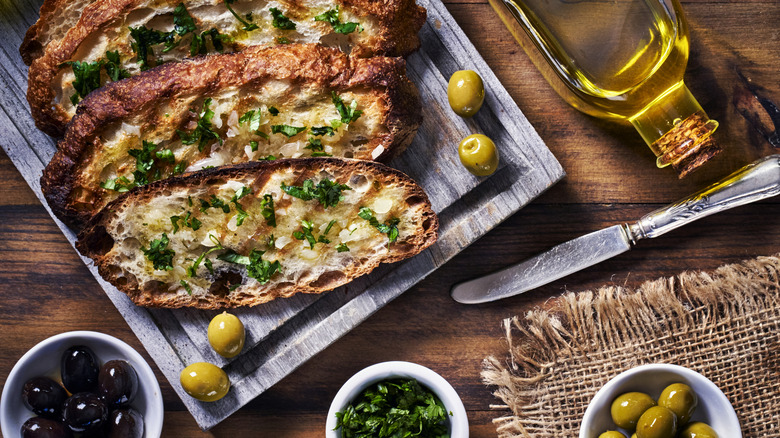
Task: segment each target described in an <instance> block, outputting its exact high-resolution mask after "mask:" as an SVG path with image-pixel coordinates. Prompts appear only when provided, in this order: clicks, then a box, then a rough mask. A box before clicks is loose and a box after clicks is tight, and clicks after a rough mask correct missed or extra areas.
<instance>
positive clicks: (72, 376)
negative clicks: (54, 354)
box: [60, 345, 98, 394]
mask: <svg viewBox="0 0 780 438" xmlns="http://www.w3.org/2000/svg"><path fill="white" fill-rule="evenodd" d="M97 364H98V361H97V358H96V357H95V353H93V352H92V350H90V349H89V347H85V346H83V345H79V346H76V347H70V348H68V349H67V350H65V353H63V354H62V361H61V366H60V373H61V376H62V385H63V386H65V389H67V390H68V391H70V393H71V394H75V393H77V392H92V391H95V390H96V389H97V381H98V365H97Z"/></svg>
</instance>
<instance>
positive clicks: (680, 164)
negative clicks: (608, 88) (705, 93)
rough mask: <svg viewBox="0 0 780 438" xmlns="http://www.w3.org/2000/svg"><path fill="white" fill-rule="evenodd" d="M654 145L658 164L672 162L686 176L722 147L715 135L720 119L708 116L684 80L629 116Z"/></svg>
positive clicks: (632, 122)
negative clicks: (714, 137) (713, 135)
mask: <svg viewBox="0 0 780 438" xmlns="http://www.w3.org/2000/svg"><path fill="white" fill-rule="evenodd" d="M629 121H630V122H631V124H632V125H634V128H636V130H637V131H638V132H639V134H640V135H641V136H642V138H643V139H644V140H645V142H646V143H647V144H648V146H650V149H651V150H652V151H653V153H654V154H655V156H656V157H658V158H657V160H656V165H657V166H658V167H666V166H668V165H672V167H674V168H675V170H677V172H678V173H679V174H680V178H683V177H684V176H686V175H687V174H688V173H690V172H691V171H693V170H694V169H696V168H698V167H699V166H701V165H702V164H704V163H705V162H707V161H708V160H709V159H710V158H712V157H714V156H715V155H716V154H718V153H719V152H720V151H721V149H720V147H719V146H718V145H717V144H716V143H715V141H714V139H713V138H712V137H711V135H712V133H713V132H715V130H716V129H717V128H718V122H717V121H715V120H711V119H710V118H709V117H707V113H705V112H704V110H703V109H702V107H701V105H699V102H697V101H696V98H695V97H693V95H692V94H691V92H690V91H689V90H688V87H686V86H685V84H684V83H683V82H682V81H680V82H678V83H677V84H675V85H674V86H672V87H671V88H669V89H668V90H666V91H665V92H664V93H662V94H661V95H660V96H658V97H657V98H655V99H654V100H653V101H652V102H650V103H649V104H648V105H647V106H645V107H644V108H643V109H642V110H641V111H640V112H638V113H637V114H635V115H634V116H632V117H631V118H629Z"/></svg>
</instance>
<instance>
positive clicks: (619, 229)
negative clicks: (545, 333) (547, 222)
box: [451, 154, 780, 304]
mask: <svg viewBox="0 0 780 438" xmlns="http://www.w3.org/2000/svg"><path fill="white" fill-rule="evenodd" d="M778 193H780V154H778V155H770V156H768V157H765V158H762V159H760V160H758V161H756V162H753V163H751V164H748V165H747V166H745V167H743V168H741V169H739V170H737V171H736V172H734V173H732V174H731V175H729V176H727V177H726V178H724V179H722V180H720V181H718V182H716V183H715V184H712V185H711V186H709V187H707V188H705V189H704V190H701V191H699V192H697V193H695V194H693V195H691V196H689V197H687V198H684V199H681V200H680V201H677V202H675V203H674V204H671V205H669V206H666V207H664V208H660V209H658V210H655V211H653V212H651V213H648V214H647V215H645V216H643V217H642V218H641V219H639V221H637V222H635V223H632V224H622V225H613V226H611V227H608V228H605V229H603V230H599V231H595V232H593V233H590V234H586V235H584V236H581V237H578V238H576V239H574V240H570V241H568V242H565V243H562V244H560V245H558V246H555V247H553V248H551V249H549V250H547V251H545V252H543V253H541V254H538V255H536V256H534V257H532V258H530V259H528V260H526V261H524V262H521V263H518V264H516V265H513V266H510V267H508V268H505V269H502V270H500V271H498V272H494V273H492V274H488V275H485V276H483V277H479V278H476V279H473V280H469V281H465V282H462V283H458V284H456V285H454V286H453V287H452V290H451V296H452V298H453V299H454V300H455V301H457V302H459V303H463V304H478V303H486V302H490V301H495V300H498V299H501V298H506V297H511V296H514V295H518V294H521V293H523V292H527V291H529V290H532V289H535V288H537V287H539V286H543V285H545V284H547V283H550V282H552V281H555V280H557V279H559V278H563V277H565V276H567V275H569V274H572V273H574V272H577V271H580V270H582V269H585V268H587V267H590V266H593V265H595V264H597V263H600V262H603V261H604V260H607V259H609V258H612V257H614V256H616V255H618V254H622V253H624V252H626V251H628V250H629V249H631V247H632V246H633V245H634V244H636V242H637V241H639V240H641V239H645V238H654V237H657V236H660V235H662V234H664V233H667V232H669V231H671V230H674V229H676V228H679V227H681V226H683V225H685V224H688V223H691V222H693V221H695V220H698V219H701V218H703V217H706V216H709V215H711V214H714V213H717V212H720V211H723V210H728V209H730V208H734V207H737V206H740V205H745V204H748V203H751V202H755V201H758V200H761V199H766V198H769V197H772V196H775V195H777V194H778Z"/></svg>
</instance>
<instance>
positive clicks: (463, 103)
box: [447, 70, 485, 117]
mask: <svg viewBox="0 0 780 438" xmlns="http://www.w3.org/2000/svg"><path fill="white" fill-rule="evenodd" d="M447 98H448V99H449V101H450V106H451V107H452V110H453V111H455V114H457V115H459V116H461V117H471V116H473V115H474V114H476V113H477V111H479V109H480V108H481V107H482V102H483V101H484V100H485V86H484V84H483V83H482V78H481V77H479V75H478V74H477V73H476V72H475V71H472V70H459V71H456V72H455V73H453V74H452V76H451V77H450V82H449V84H448V85H447Z"/></svg>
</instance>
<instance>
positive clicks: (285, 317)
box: [0, 0, 564, 429]
mask: <svg viewBox="0 0 780 438" xmlns="http://www.w3.org/2000/svg"><path fill="white" fill-rule="evenodd" d="M418 2H419V3H420V4H421V5H422V6H425V7H426V8H427V9H428V21H427V23H426V24H425V26H424V27H423V29H422V30H421V32H420V38H421V40H422V48H421V49H420V50H419V51H418V52H417V53H415V54H414V55H412V56H411V57H410V58H409V59H408V74H409V76H410V78H411V79H412V80H413V81H414V82H415V84H417V87H418V88H419V90H420V94H421V97H422V100H423V108H424V109H423V113H424V114H423V117H424V122H423V125H422V126H421V128H420V130H419V131H418V134H417V137H416V138H415V140H414V142H413V144H412V145H411V146H410V147H409V149H407V151H406V152H405V153H404V154H403V155H402V156H400V157H399V158H398V159H396V160H395V161H394V162H392V163H391V165H392V166H393V167H396V168H398V169H400V170H402V171H404V172H406V173H407V174H408V175H410V176H411V177H412V178H414V179H415V180H416V181H417V182H418V183H419V184H420V185H422V187H423V188H424V189H425V191H426V192H427V193H428V195H429V197H430V199H431V201H432V203H433V207H434V210H435V211H436V212H437V213H438V214H439V218H440V223H441V228H440V231H439V240H438V242H437V243H436V244H435V245H434V246H432V247H431V248H429V249H428V250H426V251H425V252H423V253H422V254H420V255H418V256H416V257H414V258H412V259H410V260H407V261H404V262H400V263H395V264H392V265H383V266H381V267H379V268H378V269H377V270H375V271H374V272H372V273H371V274H369V275H367V276H364V277H362V278H359V279H358V280H356V281H354V282H353V283H351V284H349V285H347V286H344V287H341V288H339V289H336V290H334V291H331V292H329V293H325V294H322V295H298V296H294V297H292V298H290V299H280V300H277V301H275V302H271V303H269V304H266V305H262V306H258V307H255V308H248V309H238V310H235V311H233V313H235V314H236V315H238V317H239V318H241V320H242V321H243V322H244V325H245V326H246V328H247V342H246V347H245V349H244V352H243V353H242V354H241V355H239V356H238V357H236V358H234V359H231V360H227V359H224V358H222V357H221V356H219V355H217V354H215V353H214V352H213V351H212V349H211V348H210V347H209V345H208V340H207V338H206V327H207V325H208V322H209V320H210V319H211V318H212V317H213V316H214V315H215V313H216V312H213V311H202V310H195V309H173V310H169V309H145V308H140V307H136V306H135V305H133V304H132V302H130V300H129V299H128V298H127V297H126V296H125V295H124V294H123V293H122V292H119V291H118V290H117V289H115V288H114V287H113V286H111V285H110V284H108V283H106V282H105V281H103V280H102V279H101V278H100V276H99V275H98V273H97V270H96V269H95V268H94V266H93V265H92V264H91V263H90V261H89V260H88V259H84V263H86V264H87V266H88V267H89V269H90V270H91V271H92V273H93V275H94V276H95V278H96V279H97V281H98V282H99V283H100V285H101V286H102V287H103V289H104V290H105V291H106V294H107V295H108V297H109V298H110V299H111V301H112V302H113V303H114V305H115V306H116V308H117V309H118V310H119V312H120V313H121V314H122V315H123V316H124V318H125V319H126V320H127V323H128V324H129V325H130V327H131V328H132V329H133V332H134V333H135V334H136V336H138V338H139V339H140V340H141V342H142V343H143V345H144V347H146V350H147V351H148V352H149V355H150V356H151V357H152V358H153V359H154V361H155V362H156V363H157V366H158V367H159V369H160V370H161V371H162V372H163V374H164V375H165V377H166V378H167V379H168V380H169V381H170V383H171V385H172V386H173V388H174V389H175V390H176V392H177V393H178V394H179V396H180V397H181V398H182V400H183V402H184V404H185V405H186V406H187V408H188V409H189V411H190V412H191V413H192V415H193V416H194V417H195V419H196V421H197V422H198V424H199V425H200V426H201V427H202V428H204V429H208V428H211V427H212V426H214V425H216V424H217V423H219V422H220V421H222V420H223V419H225V418H226V417H227V416H229V415H230V414H232V413H233V412H235V411H236V410H237V409H239V408H240V407H241V406H243V405H244V404H246V403H247V402H249V401H250V400H252V399H253V398H255V397H257V396H258V395H259V394H261V393H262V392H263V391H265V390H266V389H268V388H269V387H271V386H272V385H273V384H275V383H276V382H278V381H280V380H281V379H282V378H283V377H285V376H286V375H288V374H290V373H291V372H292V371H293V370H295V369H296V368H297V367H298V366H300V365H301V364H303V363H304V362H305V361H307V360H309V359H310V358H312V357H313V356H314V355H316V354H317V353H318V352H320V351H322V350H323V349H324V348H326V347H327V346H328V345H330V344H331V343H333V342H334V341H336V340H337V339H338V338H339V337H341V336H343V335H344V334H345V333H347V332H348V331H349V330H351V329H352V328H354V327H355V326H357V325H358V324H360V323H361V322H362V321H363V320H365V319H366V318H368V317H369V316H370V315H371V314H373V313H374V312H376V311H377V310H378V309H379V308H381V307H382V306H384V305H385V304H387V303H388V302H389V301H390V300H392V299H393V298H395V297H397V296H398V295H400V294H401V293H403V292H404V291H405V290H407V289H409V288H410V287H412V286H413V285H414V284H415V283H417V282H418V281H420V280H422V279H423V278H425V276H427V275H428V274H429V273H431V272H432V271H433V270H435V269H436V268H438V267H439V266H441V265H442V264H444V263H445V262H447V260H449V259H450V258H452V257H453V256H455V255H456V254H457V253H458V252H459V251H461V250H462V249H463V248H465V247H466V246H468V245H469V244H471V243H472V242H474V241H475V240H477V239H478V238H479V237H481V236H482V235H484V234H485V233H486V232H488V231H489V230H490V229H492V228H493V227H495V226H496V225H498V224H499V223H500V222H501V221H503V220H504V219H506V218H507V217H509V216H510V215H511V214H513V213H515V212H516V211H517V210H519V209H520V208H521V207H522V206H524V205H525V204H527V203H528V202H530V201H531V200H532V199H533V198H535V197H536V196H538V195H539V194H540V193H542V192H543V191H544V190H546V189H547V188H548V187H550V186H551V185H553V184H554V183H555V182H557V181H558V180H560V179H561V178H562V177H563V176H564V172H563V170H562V168H561V166H560V164H559V163H558V161H557V160H556V159H555V157H553V155H552V154H551V153H550V151H549V150H548V149H547V147H546V146H545V145H544V143H543V142H542V140H541V139H540V138H539V136H538V135H537V134H536V131H535V130H534V129H533V127H532V126H531V125H530V124H529V123H528V121H527V120H526V118H525V116H523V113H522V112H521V111H520V109H519V108H518V107H517V105H516V104H515V102H514V101H513V100H512V98H511V97H510V96H509V94H508V93H507V91H506V90H505V89H504V87H503V86H502V85H501V84H500V83H499V82H498V80H497V79H496V77H495V75H494V74H493V72H492V71H491V70H490V68H489V67H488V66H487V64H485V62H484V61H483V59H482V57H481V56H480V55H479V53H477V51H476V49H475V48H474V46H472V45H471V43H470V42H469V40H468V39H467V38H466V36H465V35H464V34H463V31H462V30H461V29H460V28H459V27H458V25H457V24H456V23H455V20H454V19H453V18H452V16H451V15H450V14H449V12H448V11H447V9H446V8H445V7H444V5H443V4H442V3H441V1H440V0H418ZM40 3H41V0H16V1H14V0H0V5H2V6H0V39H2V41H3V43H2V48H1V49H0V81H2V82H0V86H1V87H2V90H4V91H3V92H2V93H0V107H1V108H2V110H3V111H1V112H0V129H2V131H1V132H0V135H1V136H2V138H0V145H2V147H3V149H4V150H5V152H6V153H7V154H8V156H9V157H10V158H11V160H12V161H13V163H14V165H15V166H16V167H17V168H18V169H19V171H20V172H21V174H22V175H23V176H24V178H25V180H27V183H28V184H29V185H30V187H31V188H32V189H33V191H34V192H35V194H36V195H37V196H38V198H39V199H41V202H42V203H43V204H44V206H46V203H45V202H44V201H43V196H42V194H41V189H40V183H39V178H40V176H41V173H42V171H43V168H44V167H45V165H46V164H47V163H48V162H49V160H50V159H51V157H52V155H53V154H54V151H55V143H54V141H52V139H51V138H49V137H48V136H46V135H44V134H43V133H41V132H40V131H38V130H37V129H36V128H35V125H34V123H33V121H32V118H31V117H30V114H29V108H28V106H27V102H26V100H25V92H26V89H27V68H26V67H25V65H24V64H23V63H22V60H21V58H20V56H19V53H18V51H17V49H18V47H19V45H20V44H21V41H22V38H23V36H24V33H25V31H26V30H27V28H28V27H29V26H30V25H32V24H33V23H34V22H35V20H37V18H38V9H39V7H40ZM460 69H471V70H475V71H477V72H478V73H479V74H480V75H481V76H482V78H483V80H484V82H485V87H486V91H487V96H486V100H485V105H484V106H483V108H482V109H481V110H480V111H479V113H478V114H477V115H476V116H475V117H474V118H472V119H462V118H460V117H458V116H456V115H455V114H454V113H453V112H452V110H451V109H450V108H449V105H448V103H447V80H448V79H449V77H450V75H451V74H452V73H454V72H455V71H456V70H460ZM477 132H479V133H485V134H487V135H488V136H490V137H491V138H493V139H494V140H495V142H496V144H497V145H498V148H499V151H500V155H501V165H500V167H499V169H498V171H497V172H496V173H495V174H493V175H491V176H490V177H486V178H477V177H474V176H472V175H471V174H469V173H468V172H466V171H465V170H464V168H463V167H462V166H461V165H460V163H459V161H458V153H457V145H458V143H459V142H460V140H461V139H462V138H464V137H465V136H467V135H470V134H472V133H477ZM46 208H47V209H48V206H46ZM49 213H51V211H49ZM52 217H53V216H52ZM55 221H56V222H57V224H58V225H59V227H60V228H61V229H62V231H63V233H64V234H65V236H66V237H67V238H68V240H69V241H70V242H71V244H72V243H73V242H74V240H75V236H74V234H73V232H72V231H70V230H69V229H68V228H67V227H65V226H64V225H63V224H62V223H61V222H59V221H58V220H57V219H56V218H55ZM441 293H443V294H444V293H447V289H446V287H442V290H441ZM199 361H207V362H212V363H215V364H218V365H219V366H221V367H223V368H224V369H225V371H226V372H227V373H228V375H229V376H230V380H231V382H232V385H233V386H232V389H231V391H230V393H229V394H228V395H227V396H226V397H225V398H223V399H222V400H220V401H218V402H214V403H203V402H199V401H197V400H195V399H193V398H191V397H189V396H188V395H186V394H185V393H184V391H183V390H182V388H181V386H180V385H179V372H180V371H181V370H182V368H184V367H185V366H186V365H188V364H190V363H193V362H199ZM323 427H324V425H323Z"/></svg>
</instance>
